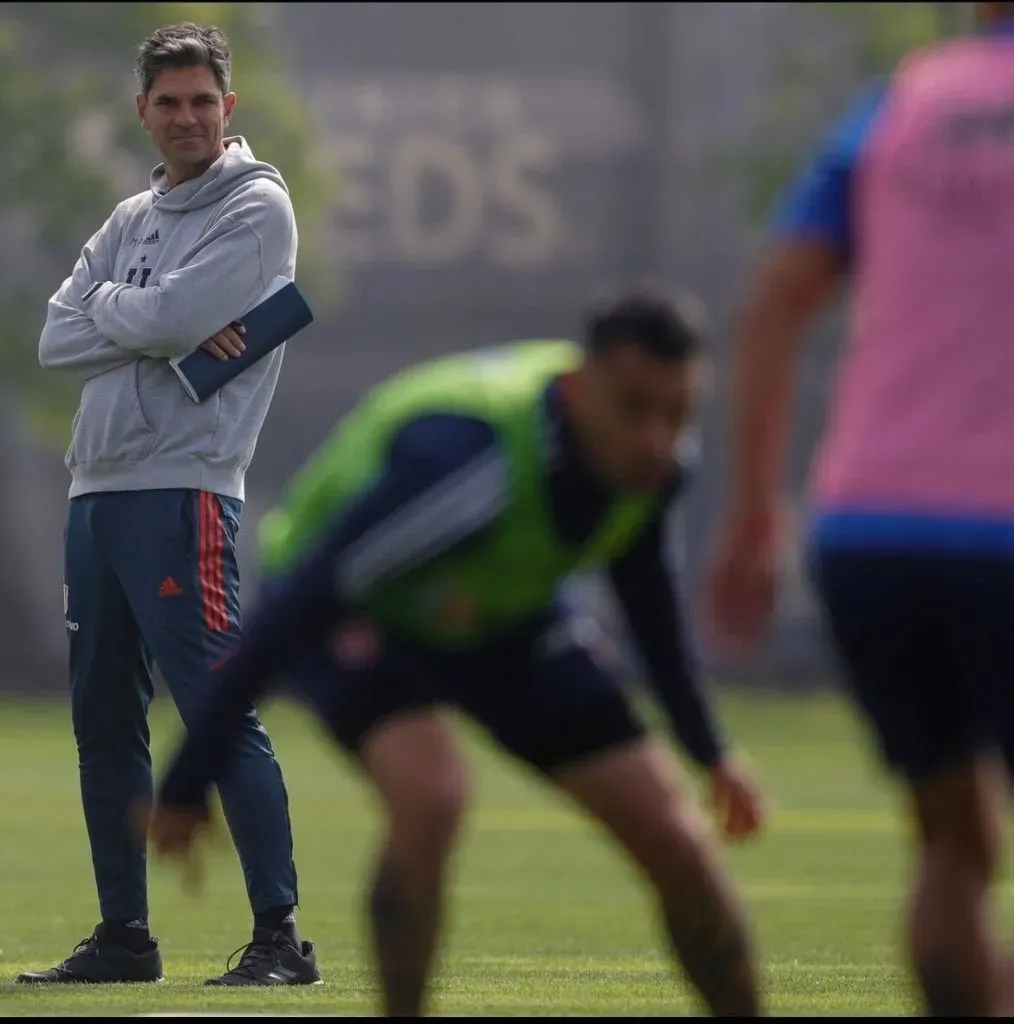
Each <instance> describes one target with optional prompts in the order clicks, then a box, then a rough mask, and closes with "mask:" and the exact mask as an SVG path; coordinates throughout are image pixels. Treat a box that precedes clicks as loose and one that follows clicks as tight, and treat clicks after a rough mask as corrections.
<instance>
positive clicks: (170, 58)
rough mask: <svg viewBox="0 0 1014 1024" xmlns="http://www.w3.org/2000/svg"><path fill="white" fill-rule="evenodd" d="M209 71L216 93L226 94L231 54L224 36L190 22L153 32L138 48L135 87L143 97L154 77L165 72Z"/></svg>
mask: <svg viewBox="0 0 1014 1024" xmlns="http://www.w3.org/2000/svg"><path fill="white" fill-rule="evenodd" d="M200 67H204V68H210V70H211V73H212V74H213V75H214V76H215V81H216V82H217V83H218V87H219V89H221V90H222V92H223V93H226V92H228V91H229V81H230V79H231V78H232V51H231V50H230V49H229V41H228V39H226V38H225V33H224V32H223V31H222V30H221V29H219V28H215V27H214V26H213V25H211V26H208V27H203V26H201V25H195V24H194V23H193V22H192V21H184V22H182V23H180V24H179V25H167V26H166V27H165V28H159V29H156V30H155V31H154V32H152V34H151V35H150V36H148V38H147V39H145V40H144V42H142V43H141V45H140V46H139V47H138V51H137V59H136V60H135V61H134V70H135V72H136V73H137V84H138V85H139V86H140V89H141V92H142V93H143V94H144V95H145V96H147V95H148V93H149V91H150V90H151V86H152V83H153V82H154V81H155V76H156V75H157V74H158V73H159V72H160V71H164V70H165V69H166V68H200Z"/></svg>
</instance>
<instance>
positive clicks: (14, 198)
mask: <svg viewBox="0 0 1014 1024" xmlns="http://www.w3.org/2000/svg"><path fill="white" fill-rule="evenodd" d="M280 6H281V5H278V4H265V3H255V4H233V3H220V4H199V3H198V4H164V3H123V4H116V3H90V4H81V3H0V137H2V138H3V140H4V145H3V151H4V166H3V171H2V173H0V239H2V241H3V244H4V248H5V250H6V252H7V254H8V258H7V260H6V261H5V266H4V273H3V275H2V278H0V322H2V323H3V325H4V337H3V342H2V345H0V386H5V385H6V387H7V388H8V389H9V390H10V391H11V392H12V393H13V394H15V395H16V396H17V397H18V398H19V400H20V404H21V406H22V408H23V410H24V411H25V413H26V414H27V415H28V416H29V417H30V421H31V423H32V425H33V428H34V429H35V430H36V431H40V432H42V433H43V434H44V435H45V436H46V438H47V439H49V440H51V441H52V442H53V443H54V444H59V445H63V443H64V442H65V441H66V436H67V427H68V423H69V415H70V412H71V411H72V410H73V408H74V406H75V404H76V398H77V394H78V390H79V388H78V385H77V383H76V382H75V381H73V380H65V379H61V378H60V377H58V376H57V375H55V374H50V373H44V372H42V371H41V370H39V368H38V364H37V361H36V344H37V341H38V336H39V330H40V328H41V326H42V321H43V319H44V317H45V304H46V299H47V298H48V296H49V295H50V294H51V293H52V292H53V291H55V290H56V287H57V286H58V284H59V282H60V281H61V280H62V279H63V277H64V276H66V275H67V274H68V273H69V272H70V269H71V267H72V266H73V263H74V260H75V259H76V258H77V254H78V251H79V250H80V247H81V245H82V243H83V242H84V241H85V240H86V239H87V238H88V237H89V236H90V235H91V233H92V232H93V231H95V230H96V228H98V227H99V225H101V223H102V222H103V220H104V219H105V218H106V217H107V216H108V215H109V213H110V211H111V210H112V208H113V206H114V205H115V204H116V203H117V202H119V201H120V200H121V199H123V198H125V197H126V196H127V195H130V194H131V193H132V192H138V191H140V190H141V189H143V188H144V187H145V185H146V182H147V172H148V170H149V168H150V167H151V166H153V165H154V164H155V163H156V162H157V160H158V155H157V153H156V151H155V150H154V148H153V147H152V145H151V141H150V139H149V138H148V137H147V135H146V134H145V133H144V131H143V130H142V129H141V128H140V127H139V125H138V123H137V117H136V114H135V112H134V100H133V97H134V92H135V89H134V81H133V78H132V61H133V54H134V51H135V48H136V46H137V44H138V43H139V42H140V40H141V39H142V38H143V37H144V36H145V35H147V33H149V32H150V31H152V29H154V28H157V27H158V26H159V25H166V24H171V23H173V22H179V21H196V22H199V23H202V24H215V25H218V26H219V27H220V28H222V29H223V30H224V31H225V32H226V34H227V35H228V37H229V40H230V43H231V45H232V49H233V54H234V69H233V87H234V88H235V90H236V92H237V94H238V96H239V102H238V104H237V107H236V114H235V116H234V118H233V121H232V125H231V128H230V130H231V131H232V132H234V133H235V134H242V135H247V136H248V137H249V139H250V142H251V145H252V146H253V147H254V151H255V152H256V153H257V155H258V156H259V157H260V158H261V159H263V160H267V161H269V162H272V163H277V165H278V166H279V167H280V168H281V170H282V172H283V173H284V175H285V178H286V182H287V183H288V186H289V189H290V191H291V193H292V200H293V204H294V206H295V209H296V214H297V217H298V219H299V224H300V238H301V242H302V245H301V253H300V273H301V276H302V277H303V278H307V277H311V278H312V277H318V275H320V274H321V273H324V272H326V270H327V268H325V267H324V266H323V265H322V264H323V258H322V256H321V254H322V252H323V251H324V248H323V246H321V245H320V244H319V237H318V234H319V232H320V231H322V230H325V229H326V227H327V225H328V223H329V222H330V218H329V217H327V216H326V213H327V210H328V208H329V207H330V206H331V204H333V202H334V194H335V193H334V188H335V186H334V175H333V174H332V173H331V172H330V170H329V169H328V168H325V167H323V166H321V164H320V162H319V160H318V158H317V157H316V156H315V154H316V153H317V152H318V151H319V150H318V149H317V147H315V146H314V144H313V143H314V140H313V131H312V125H311V122H310V118H309V117H308V115H307V111H306V108H305V105H304V104H303V102H302V101H301V100H300V98H299V96H298V95H297V94H295V93H294V91H293V90H292V88H291V87H289V86H288V85H287V84H286V82H285V81H284V77H283V68H284V66H285V61H286V54H285V52H284V50H281V49H280V48H279V45H278V33H277V32H276V31H275V27H274V26H275V18H276V17H278V13H279V12H278V10H277V8H279V7H280ZM13 253H17V254H18V255H17V257H16V258H12V254H13ZM311 287H312V284H311ZM315 291H319V292H320V294H321V298H320V299H319V300H318V301H316V302H315V305H317V306H318V307H319V306H321V305H322V304H323V302H324V299H325V298H326V297H327V296H328V293H329V291H330V290H329V289H324V288H320V289H315ZM316 298H317V297H316V295H315V299H316Z"/></svg>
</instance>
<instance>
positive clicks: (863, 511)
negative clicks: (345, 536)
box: [711, 3, 1014, 1016]
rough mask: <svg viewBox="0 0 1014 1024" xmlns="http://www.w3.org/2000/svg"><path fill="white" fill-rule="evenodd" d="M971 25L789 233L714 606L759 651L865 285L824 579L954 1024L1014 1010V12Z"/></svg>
mask: <svg viewBox="0 0 1014 1024" xmlns="http://www.w3.org/2000/svg"><path fill="white" fill-rule="evenodd" d="M976 8H977V14H978V16H979V20H980V21H981V22H982V24H983V26H984V28H985V29H986V32H985V34H984V36H983V37H981V38H970V39H962V40H955V41H951V42H946V43H942V44H940V45H937V46H933V47H930V48H928V49H926V50H922V51H919V52H916V53H913V54H912V55H910V56H909V57H908V58H907V59H906V60H905V61H904V62H903V63H902V64H901V65H900V67H899V68H898V70H897V72H896V73H895V75H894V76H893V78H892V79H891V81H890V83H889V84H888V86H887V88H886V90H885V91H883V92H881V93H880V94H878V95H875V96H871V97H868V98H866V99H865V100H864V102H863V103H862V104H861V105H860V106H859V108H858V109H857V110H856V111H855V112H854V113H853V114H852V115H851V116H850V117H849V118H848V119H847V120H846V121H845V122H844V123H843V124H842V125H841V126H840V127H839V128H838V130H837V131H836V132H835V133H834V134H833V135H832V137H831V139H830V141H829V143H828V145H827V146H826V148H825V149H824V151H823V152H822V153H821V154H820V156H819V157H818V158H817V161H816V162H815V163H814V165H813V166H812V167H811V168H810V169H809V170H808V172H807V174H806V175H805V176H804V177H803V179H802V181H801V182H800V183H799V185H798V186H797V188H796V190H795V191H794V193H793V194H792V196H791V197H790V201H789V203H788V205H787V207H786V208H785V210H784V211H783V215H782V217H781V218H780V224H779V238H778V241H777V243H776V244H775V246H774V247H773V249H772V251H771V253H770V255H769V257H768V259H767V261H766V262H765V264H764V265H763V267H762V269H761V271H760V274H759V276H758V280H757V282H756V284H755V288H754V297H753V299H752V301H751V302H750V303H749V304H748V305H747V309H746V312H745V316H744V321H743V327H742V337H741V338H740V339H739V348H738V354H737V357H736V371H735V385H734V386H735V389H736V390H735V399H734V407H735V417H736V427H735V435H734V452H733V458H732V460H731V464H732V467H733V474H732V479H731V481H730V495H729V501H730V507H729V509H728V512H727V514H726V515H725V517H724V521H725V525H724V528H723V530H722V538H723V539H722V548H721V550H720V552H719V557H718V561H717V566H716V573H715V576H714V579H713V589H712V594H711V597H712V602H713V607H712V611H713V613H714V615H715V618H716V622H717V624H718V625H719V626H721V627H722V628H723V629H724V631H725V633H726V635H727V636H728V637H730V638H731V639H734V640H736V641H737V642H739V643H743V642H749V641H752V640H754V639H756V638H757V636H758V635H759V632H760V630H761V629H762V627H763V626H764V625H765V622H766V620H767V617H768V615H769V613H770V610H771V606H772V599H773V593H774V586H773V584H774V575H773V565H774V555H775V553H776V552H775V549H776V546H777V543H778V541H779V539H780V537H779V534H780V526H781V524H780V523H779V519H778V510H777V496H778V491H779V482H780V478H781V474H782V459H783V453H784V449H785V441H786V433H787V429H786V428H787V423H788V418H789V409H790V408H791V381H792V370H793V365H794V363H795V360H796V358H797V354H798V348H799V342H800V338H801V336H802V333H803V331H804V329H805V328H806V326H807V325H808V324H809V323H810V321H811V320H812V319H813V317H814V315H815V314H816V313H817V312H818V311H819V310H820V309H821V308H822V307H823V306H824V305H825V304H826V303H827V301H828V299H829V298H830V297H831V296H832V294H833V293H834V291H835V286H836V285H837V284H838V283H839V281H840V279H841V278H842V277H843V275H844V274H846V273H848V272H851V277H852V282H853V295H852V310H851V314H852V316H851V331H850V333H851V337H850V339H849V346H848V349H847V351H846V354H845V361H844V366H843V371H842V376H841V379H840V381H839V384H838V389H837V396H836V401H835V403H834V406H833V408H832V412H831V416H830V425H829V429H828V433H827V436H826V438H825V441H824V445H823V451H822V453H821V455H820V457H819V460H818V463H817V472H816V476H815V481H814V499H815V504H816V508H817V512H818V518H817V522H816V526H815V532H814V535H813V537H812V545H813V563H814V570H815V579H816V582H817V584H818V588H819V590H820V593H821V596H822V600H823V602H824V605H825V607H826V611H827V614H828V617H829V620H830V625H831V627H832V631H833V634H834V637H835V640H836V642H837V646H838V647H839V649H840V652H841V655H842V657H843V659H844V662H845V664H846V666H847V668H848V671H849V677H850V684H851V687H852V690H853V693H854V695H855V697H856V699H857V700H858V701H859V703H860V704H861V705H862V706H863V708H864V709H865V711H866V713H867V714H868V716H869V718H870V720H871V722H872V724H873V726H874V728H875V730H876V733H877V736H878V739H879V742H880V746H881V750H882V752H883V755H884V757H885V758H886V760H887V762H888V763H889V764H890V765H891V767H892V768H894V769H895V770H896V771H898V772H899V773H900V774H901V776H902V777H903V778H904V779H905V781H906V783H907V785H908V788H909V791H910V793H911V797H912V801H913V814H914V819H915V824H916V827H917V835H918V846H919V860H918V867H917V871H916V877H915V884H914V887H913V890H912V895H911V900H910V908H909V911H910V917H909V947H910V951H911V956H912V959H913V961H914V965H915V969H916V973H917V975H918V979H919V981H920V983H921V986H922V991H923V994H924V996H925V999H926V1003H927V1006H928V1009H929V1011H930V1013H931V1014H932V1015H937V1016H939V1015H947V1016H950V1015H957V1016H965V1015H968V1016H975V1015H978V1016H986V1015H989V1014H991V1013H996V1012H998V1010H999V1009H1002V1007H1001V1006H1000V1003H999V1002H998V999H999V989H1000V977H999V972H998V970H997V952H998V950H997V947H996V942H995V939H994V937H993V934H992V927H991V922H990V913H989V910H990V908H989V903H988V899H987V895H988V890H989V885H990V883H991V881H992V880H993V877H994V873H995V871H996V867H997V861H998V856H999V848H1000V833H1001V820H1002V819H1001V816H1002V811H1003V804H1004V800H1005V791H1004V780H1003V776H1002V772H1001V771H1000V770H998V760H999V759H998V758H997V755H998V754H1002V755H1004V757H1005V758H1006V760H1007V765H1008V768H1009V767H1010V766H1011V764H1012V760H1011V759H1012V757H1014V343H1012V331H1014V287H1012V273H1014V4H1010V3H992V4H977V5H976ZM1007 1008H1008V1009H1010V1006H1009V1005H1008V1007H1007Z"/></svg>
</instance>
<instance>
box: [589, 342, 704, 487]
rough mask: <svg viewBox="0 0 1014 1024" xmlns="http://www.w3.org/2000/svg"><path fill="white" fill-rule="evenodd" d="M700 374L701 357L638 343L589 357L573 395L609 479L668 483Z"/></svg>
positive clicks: (625, 483)
mask: <svg viewBox="0 0 1014 1024" xmlns="http://www.w3.org/2000/svg"><path fill="white" fill-rule="evenodd" d="M702 372H703V363H702V361H701V360H699V359H692V360H687V361H683V362H675V361H671V360H663V359H656V358H655V357H653V356H651V355H649V354H648V353H646V352H644V351H643V350H642V349H640V348H638V347H637V346H636V345H617V346H616V347H615V348H613V349H611V350H609V351H608V352H606V353H604V354H602V355H598V356H592V357H590V358H589V359H588V361H587V362H586V363H585V365H584V366H583V367H582V368H581V370H579V371H578V373H577V375H576V378H575V381H574V384H575V385H576V386H575V388H574V392H575V394H574V397H575V400H576V403H577V406H578V410H577V411H578V413H579V420H580V429H581V431H582V433H583V434H584V438H583V440H584V443H585V449H586V456H587V457H588V458H589V459H590V460H591V461H592V463H593V465H594V466H595V468H596V469H597V470H598V472H599V474H600V475H601V476H602V478H603V480H604V481H605V482H606V483H608V484H611V485H612V486H613V487H616V488H618V489H619V490H621V491H627V492H632V493H638V492H640V493H643V492H648V491H652V490H656V489H657V488H659V487H661V486H662V485H663V484H664V483H665V481H666V478H667V477H668V475H669V473H670V472H671V471H672V466H673V460H674V456H675V450H676V445H677V442H678V440H679V439H680V437H681V436H682V434H683V432H684V430H685V429H686V427H687V426H688V424H689V423H690V421H691V419H692V418H693V415H694V410H695V406H696V402H697V396H698V393H699V391H700V388H701V383H702Z"/></svg>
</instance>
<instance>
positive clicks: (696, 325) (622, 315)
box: [585, 291, 706, 362]
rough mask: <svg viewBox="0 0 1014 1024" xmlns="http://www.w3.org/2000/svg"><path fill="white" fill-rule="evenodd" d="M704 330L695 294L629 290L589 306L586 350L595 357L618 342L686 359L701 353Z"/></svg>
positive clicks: (674, 359)
mask: <svg viewBox="0 0 1014 1024" xmlns="http://www.w3.org/2000/svg"><path fill="white" fill-rule="evenodd" d="M705 331H706V325H705V315H704V308H703V306H702V305H701V303H700V302H699V301H698V300H697V299H696V298H695V297H694V296H691V295H683V296H679V297H676V298H667V297H664V296H662V295H659V294H656V293H654V292H650V291H638V292H628V293H627V294H625V295H623V296H621V297H620V298H619V299H616V300H613V301H612V302H609V303H607V304H603V305H599V306H597V307H595V308H593V309H592V311H591V312H590V313H589V315H588V318H587V322H586V325H585V349H586V351H587V352H588V354H589V355H591V356H597V355H603V354H605V353H607V352H609V351H610V350H611V349H614V348H616V347H617V346H619V345H635V346H637V347H638V348H640V349H641V350H642V351H644V352H646V353H648V354H649V355H651V356H653V357H654V358H656V359H661V360H665V361H667V362H685V361H686V360H689V359H693V358H694V357H695V356H697V355H699V354H700V352H701V350H702V348H703V346H704V337H705Z"/></svg>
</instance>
